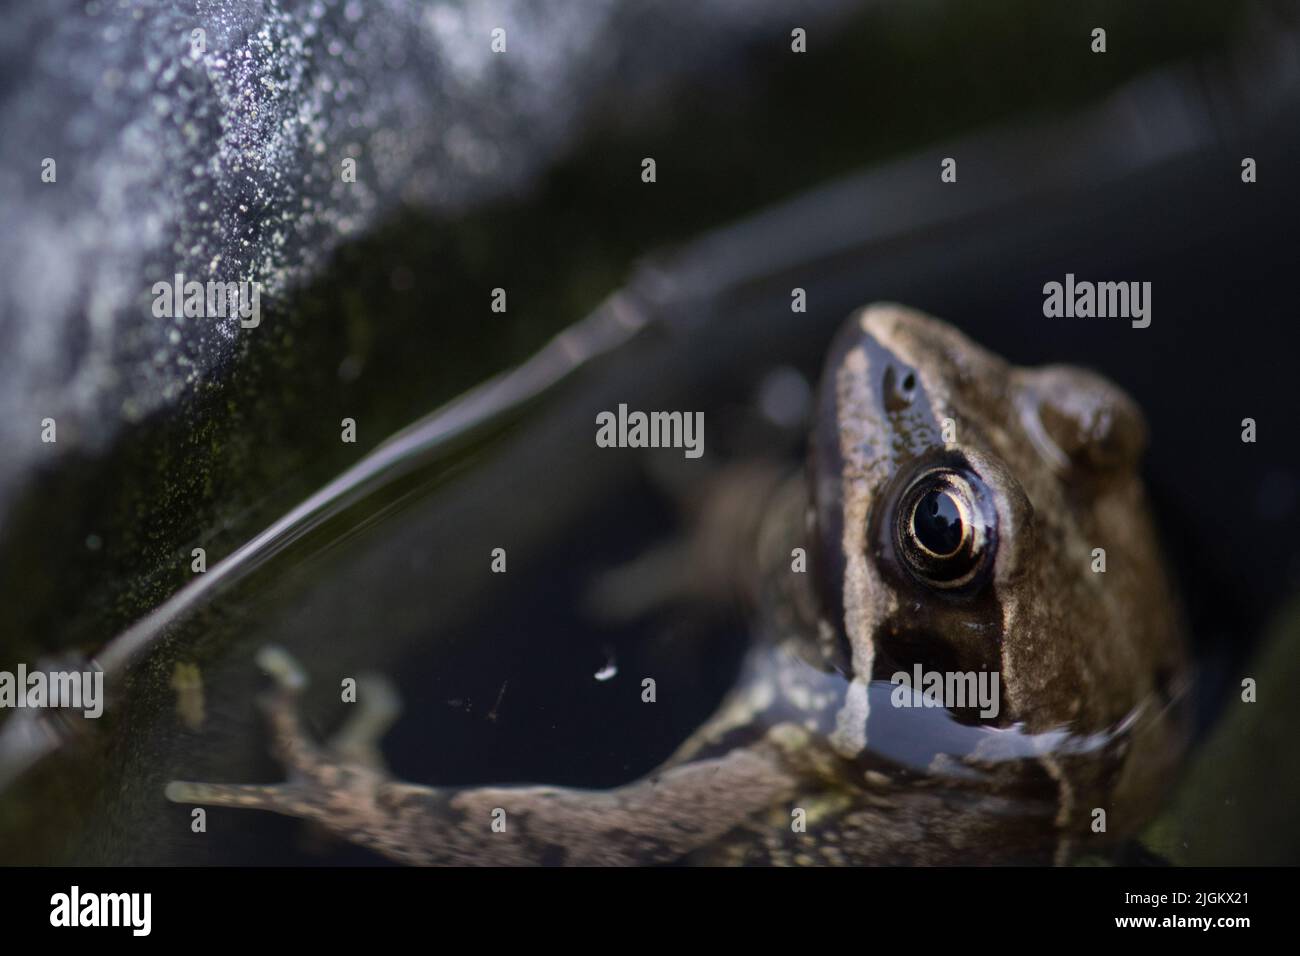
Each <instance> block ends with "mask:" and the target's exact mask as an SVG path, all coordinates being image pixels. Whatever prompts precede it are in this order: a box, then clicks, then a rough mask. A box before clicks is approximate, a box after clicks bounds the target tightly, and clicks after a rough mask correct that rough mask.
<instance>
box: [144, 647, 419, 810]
mask: <svg viewBox="0 0 1300 956" xmlns="http://www.w3.org/2000/svg"><path fill="white" fill-rule="evenodd" d="M257 663H258V665H259V666H260V667H261V668H262V670H264V671H265V672H266V673H267V674H268V675H269V676H270V677H271V679H272V681H273V682H274V686H273V687H272V689H271V690H270V691H269V692H268V693H267V694H265V695H264V696H263V697H262V698H261V699H260V701H259V703H260V706H261V709H262V711H263V713H264V714H265V716H266V719H267V723H268V724H269V726H270V730H271V746H272V750H273V752H274V753H275V756H276V758H277V759H278V760H279V761H280V763H281V764H283V765H284V767H285V770H286V771H287V773H288V778H289V779H288V780H287V781H285V782H284V783H279V784H228V783H194V782H190V781H184V780H173V781H172V782H171V783H169V784H168V785H167V788H166V790H165V794H166V796H167V799H168V800H171V801H173V802H176V803H196V804H203V805H206V806H224V807H247V808H252V809H263V810H274V811H276V812H279V813H284V814H288V815H290V816H296V817H303V818H307V819H320V818H322V817H327V816H328V817H329V818H330V819H331V820H337V819H338V816H339V813H340V811H343V812H345V813H346V811H347V810H348V809H352V810H353V812H356V811H357V810H358V809H359V808H360V806H361V805H364V804H365V803H368V802H369V801H370V800H372V799H373V794H374V792H375V791H376V789H377V788H378V786H379V785H380V784H382V783H384V782H386V781H388V780H389V779H390V778H389V776H388V773H387V771H386V769H385V767H384V763H383V758H382V757H381V755H380V752H379V740H380V738H381V737H382V736H383V735H384V733H385V732H387V730H388V728H389V727H390V726H391V725H392V723H393V721H394V720H395V719H396V718H397V714H398V712H399V710H400V706H401V705H400V703H399V700H398V697H397V692H396V690H395V689H394V688H393V687H392V686H391V685H390V684H389V683H388V681H386V680H384V679H383V678H382V677H378V676H376V675H365V676H362V677H358V679H357V703H356V705H355V709H354V712H353V713H352V715H351V716H350V717H349V718H348V720H347V721H346V722H345V724H344V725H343V727H342V728H341V729H340V730H339V732H338V733H337V734H335V736H334V737H333V738H332V739H331V741H330V743H329V744H328V745H326V746H320V745H319V744H317V743H316V742H315V741H313V740H312V739H311V738H310V737H309V736H308V735H307V733H306V732H305V731H304V730H303V728H302V724H301V722H300V720H299V717H298V703H299V698H300V696H301V694H302V691H303V689H304V688H305V687H306V686H307V676H306V673H305V672H304V671H303V669H302V668H301V667H300V666H299V664H298V662H297V661H295V660H294V659H293V657H291V656H290V655H289V653H288V652H287V651H285V650H284V649H283V648H280V647H274V646H268V647H264V648H263V649H262V650H261V651H260V652H259V653H258V655H257Z"/></svg>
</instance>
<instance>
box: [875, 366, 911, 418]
mask: <svg viewBox="0 0 1300 956" xmlns="http://www.w3.org/2000/svg"><path fill="white" fill-rule="evenodd" d="M881 386H882V392H883V395H882V398H883V399H884V403H885V410H886V411H890V412H898V411H902V410H903V409H905V408H907V406H909V405H911V404H912V400H913V399H914V398H915V397H916V373H915V372H913V371H912V370H911V369H908V370H907V371H905V372H900V371H899V370H898V369H897V368H895V367H894V366H892V365H891V366H889V367H888V368H886V369H885V376H884V379H883V380H882V382H881Z"/></svg>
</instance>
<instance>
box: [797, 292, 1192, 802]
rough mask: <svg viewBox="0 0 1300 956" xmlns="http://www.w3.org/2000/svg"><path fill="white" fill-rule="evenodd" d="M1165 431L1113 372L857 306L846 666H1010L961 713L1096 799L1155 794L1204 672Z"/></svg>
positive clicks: (819, 515)
mask: <svg viewBox="0 0 1300 956" xmlns="http://www.w3.org/2000/svg"><path fill="white" fill-rule="evenodd" d="M1145 435H1146V426H1145V423H1144V421H1143V418H1142V415H1141V413H1140V411H1139V409H1138V408H1137V406H1136V405H1135V403H1134V402H1133V400H1132V399H1131V398H1130V397H1129V396H1128V395H1126V394H1125V393H1124V392H1123V391H1122V390H1121V389H1120V388H1118V387H1117V386H1116V385H1114V384H1112V383H1111V382H1109V381H1107V380H1106V379H1104V378H1102V377H1101V376H1099V375H1097V374H1095V373H1092V372H1089V371H1086V370H1083V369H1079V368H1074V367H1069V366H1061V365H1052V366H1046V367H1042V368H1032V369H1031V368H1018V367H1015V366H1012V365H1010V364H1009V363H1007V362H1006V361H1004V360H1003V359H1001V358H1000V357H998V356H996V355H994V354H992V353H991V352H989V351H987V350H986V349H984V348H981V347H980V346H978V345H976V344H975V343H974V342H972V341H971V340H970V339H969V338H967V337H966V336H965V335H963V334H962V333H961V332H959V331H957V330H956V329H955V328H953V327H952V326H950V325H948V324H946V323H943V322H940V321H938V320H936V319H933V318H930V317H928V316H925V315H922V314H920V313H917V312H915V311H912V310H909V309H905V308H902V307H899V306H895V305H875V306H871V307H869V308H866V309H864V310H862V311H860V312H858V313H856V314H855V315H853V316H852V317H851V318H850V319H849V320H848V322H847V323H846V325H845V327H844V328H843V330H842V331H841V332H840V334H839V336H838V338H837V339H836V341H835V344H834V346H833V347H832V349H831V352H830V355H829V358H828V361H827V367H826V371H825V375H824V376H823V381H822V385H821V390H820V394H819V397H818V409H817V424H816V427H815V431H814V435H813V441H812V448H811V452H810V459H809V460H810V471H811V486H812V513H813V519H814V520H813V527H814V529H815V531H814V533H815V557H816V561H815V569H816V578H817V583H818V590H819V598H820V600H819V604H820V609H821V614H822V615H823V621H824V623H823V626H822V631H823V634H830V635H833V637H831V638H830V639H827V640H825V641H824V646H825V649H826V650H825V653H826V655H827V660H828V663H830V664H832V665H833V666H835V667H837V668H838V669H840V670H841V671H842V672H843V673H845V674H847V675H850V676H852V677H853V678H855V679H856V680H857V681H859V682H862V683H870V682H872V681H874V682H876V686H877V687H879V686H880V684H881V682H888V681H891V678H892V676H893V675H898V674H900V673H907V674H909V675H913V674H920V673H925V674H930V673H938V674H943V675H946V674H953V673H976V674H978V673H983V674H986V675H996V677H997V683H996V687H997V692H998V696H999V699H998V701H997V703H996V707H995V708H985V709H984V710H983V711H982V712H980V711H978V710H977V708H975V707H972V706H965V707H962V706H957V704H958V703H959V702H954V701H945V702H944V703H945V704H946V705H948V710H947V712H948V715H949V716H950V717H952V718H953V719H954V720H956V721H958V722H959V723H964V724H967V725H978V726H979V728H980V729H981V730H982V731H985V732H986V733H985V737H986V738H987V739H988V740H989V741H990V743H989V744H988V745H987V746H988V747H990V748H992V750H997V749H998V744H997V741H998V740H1005V739H1006V737H1007V735H1008V734H1010V735H1013V736H1015V737H1016V738H1017V739H1019V740H1020V741H1021V742H1022V743H1023V744H1024V746H1023V747H1022V748H1021V749H1020V752H1021V753H1030V752H1033V753H1041V755H1042V759H1045V760H1051V761H1053V764H1052V775H1053V776H1054V777H1056V778H1059V779H1060V781H1061V786H1062V787H1063V788H1064V787H1070V788H1072V790H1073V791H1074V793H1075V796H1076V799H1075V800H1074V802H1075V803H1079V802H1081V801H1083V802H1086V800H1093V801H1101V802H1103V803H1104V802H1106V801H1110V802H1111V803H1115V802H1119V803H1124V804H1130V803H1133V802H1135V801H1139V800H1143V799H1145V798H1147V797H1148V796H1149V795H1150V793H1151V791H1152V790H1153V788H1154V787H1155V786H1156V784H1157V783H1158V782H1159V781H1160V780H1161V779H1162V778H1163V777H1164V776H1167V773H1168V768H1169V765H1170V763H1171V761H1172V760H1174V759H1176V757H1177V756H1178V755H1179V754H1180V752H1181V750H1182V738H1183V730H1182V728H1183V720H1182V718H1181V716H1180V713H1181V708H1180V707H1178V706H1176V704H1177V701H1178V700H1179V699H1180V698H1181V697H1182V694H1181V691H1182V689H1183V688H1184V686H1185V684H1186V668H1187V664H1186V656H1185V648H1184V643H1183V636H1182V629H1181V618H1180V612H1179V607H1178V602H1177V600H1176V598H1175V596H1174V593H1173V589H1172V587H1171V585H1170V582H1169V579H1168V576H1167V574H1166V571H1165V567H1164V564H1163V561H1162V557H1161V554H1160V550H1159V547H1158V542H1157V537H1156V534H1155V531H1154V528H1153V524H1152V521H1151V519H1150V517H1149V514H1148V510H1147V505H1146V501H1145V494H1144V490H1143V486H1142V482H1141V479H1140V476H1139V464H1140V458H1141V453H1142V450H1143V447H1144V444H1145ZM895 683H897V681H895ZM950 686H952V685H950ZM918 690H919V688H918ZM884 699H885V698H884V697H883V695H873V697H872V698H871V700H872V704H871V706H872V708H875V709H879V705H880V701H882V700H884ZM895 699H896V700H897V698H895ZM989 710H995V712H996V713H995V714H990V713H989ZM875 716H876V717H880V716H882V715H875ZM879 725H880V722H879V721H878V720H877V721H876V722H875V723H874V724H873V723H868V724H867V727H868V728H870V727H872V726H879ZM890 726H892V727H893V728H894V730H893V731H892V732H895V733H897V732H900V731H899V729H898V728H906V727H907V726H908V724H907V723H906V721H904V720H901V719H900V720H895V721H893V722H892V724H890ZM868 736H869V734H868ZM980 739H981V740H983V739H984V738H980ZM1049 741H1050V742H1051V743H1046V742H1049ZM1067 741H1070V742H1072V743H1067ZM1035 742H1037V743H1035ZM1083 742H1089V743H1083ZM864 743H865V744H866V746H871V743H872V742H871V741H870V740H866V741H864ZM981 746H983V744H981ZM1011 749H1012V750H1015V749H1016V748H1011ZM1049 751H1050V752H1052V753H1053V754H1054V756H1051V757H1048V756H1047V754H1048V752H1049ZM990 752H991V751H990ZM1098 752H1104V753H1105V758H1106V759H1105V760H1104V761H1102V760H1099V759H1094V758H1096V757H1097V753H1098ZM1085 754H1086V756H1087V757H1088V759H1084V756H1085ZM1039 762H1040V765H1041V761H1039ZM1071 777H1072V778H1073V779H1066V778H1071ZM1085 793H1086V794H1087V797H1086V798H1085V796H1084V794H1085ZM1111 803H1108V804H1107V805H1111Z"/></svg>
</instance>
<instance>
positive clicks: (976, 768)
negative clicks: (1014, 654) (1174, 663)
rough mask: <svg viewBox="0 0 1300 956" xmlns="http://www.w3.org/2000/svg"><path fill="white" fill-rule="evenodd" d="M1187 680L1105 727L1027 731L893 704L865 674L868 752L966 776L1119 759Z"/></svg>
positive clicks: (884, 686)
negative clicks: (1059, 761) (1050, 761)
mask: <svg viewBox="0 0 1300 956" xmlns="http://www.w3.org/2000/svg"><path fill="white" fill-rule="evenodd" d="M1191 683H1192V682H1191V681H1190V679H1188V680H1183V681H1180V682H1178V684H1177V686H1174V687H1171V688H1170V691H1169V696H1168V697H1167V698H1166V697H1165V696H1164V695H1163V694H1152V695H1150V696H1148V697H1147V698H1145V699H1144V700H1142V701H1140V702H1139V703H1138V704H1137V705H1136V706H1135V707H1134V708H1133V709H1132V710H1130V711H1129V712H1128V713H1127V714H1125V715H1124V716H1123V717H1122V718H1120V719H1119V720H1118V721H1116V722H1115V723H1113V724H1111V725H1110V726H1108V727H1105V728H1103V729H1100V730H1095V731H1080V730H1075V729H1072V728H1069V727H1066V726H1060V727H1053V728H1050V729H1047V730H1038V731H1031V730H1029V729H1028V727H1027V725H1026V724H1025V723H1024V722H1023V721H1016V722H1014V723H1012V724H1010V725H1009V726H1005V727H998V726H992V725H990V724H988V723H975V724H972V723H970V722H967V721H964V720H962V719H960V718H959V717H958V716H957V715H956V714H954V713H952V712H951V711H950V710H948V709H947V708H944V707H914V708H899V707H896V706H894V705H893V703H892V700H891V696H892V695H893V693H894V692H895V690H896V689H897V685H895V684H894V683H892V682H890V681H888V680H873V681H871V683H870V684H869V685H868V688H867V694H868V699H869V701H870V709H869V712H868V713H869V717H868V729H867V741H868V745H867V747H868V752H869V753H870V754H871V755H872V756H873V757H876V758H883V759H885V760H887V761H889V762H890V763H892V764H895V765H897V766H899V767H901V768H902V769H904V770H907V771H910V772H914V773H917V774H920V775H923V776H925V777H930V778H933V777H936V776H937V777H941V778H950V779H953V780H956V781H962V782H973V781H979V780H981V779H983V778H985V777H987V776H991V775H992V773H993V772H994V771H996V770H999V769H1003V768H1006V767H1010V766H1014V765H1015V764H1019V763H1034V764H1037V763H1038V762H1039V761H1041V760H1042V759H1043V758H1045V757H1051V758H1060V757H1072V758H1088V759H1096V760H1115V761H1119V760H1122V758H1123V756H1124V754H1125V753H1126V752H1127V751H1128V750H1129V749H1130V748H1131V746H1132V744H1133V742H1134V741H1135V740H1136V739H1137V738H1139V737H1141V736H1142V735H1144V734H1146V733H1152V732H1159V730H1160V728H1161V725H1163V724H1164V723H1165V718H1166V716H1167V715H1170V714H1171V713H1173V712H1177V711H1178V710H1179V709H1180V708H1182V707H1183V706H1184V705H1185V704H1186V702H1187V701H1188V700H1189V699H1190V695H1191Z"/></svg>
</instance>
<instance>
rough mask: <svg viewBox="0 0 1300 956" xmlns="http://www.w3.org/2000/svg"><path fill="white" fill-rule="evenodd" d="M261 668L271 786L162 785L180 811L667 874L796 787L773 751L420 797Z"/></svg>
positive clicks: (440, 859)
mask: <svg viewBox="0 0 1300 956" xmlns="http://www.w3.org/2000/svg"><path fill="white" fill-rule="evenodd" d="M260 659H261V661H262V664H263V666H264V667H265V668H266V669H267V670H268V671H270V673H271V676H272V677H273V678H274V679H275V682H276V689H275V691H274V692H273V693H272V694H271V695H269V696H268V697H266V698H265V699H264V701H263V709H264V710H265V712H266V714H267V718H268V720H269V722H270V726H271V734H272V742H273V748H274V750H275V753H276V755H277V757H278V758H279V759H280V760H281V761H282V762H283V763H284V764H285V765H286V767H287V768H288V772H289V780H288V781H287V782H285V783H282V784H271V785H265V784H256V785H240V784H205V783H192V782H185V781H173V782H172V783H170V784H168V786H167V790H166V795H167V798H168V799H170V800H173V801H175V802H180V803H199V804H205V805H209V806H224V807H245V808H253V809H261V810H271V811H273V812H276V813H281V814H284V815H286V816H292V817H297V818H300V819H306V820H311V821H313V822H316V823H319V824H320V825H322V826H323V827H324V828H325V829H327V830H329V831H331V832H332V833H335V834H337V835H339V836H342V837H344V838H345V839H348V840H350V841H352V842H354V843H359V844H361V845H363V846H368V847H370V848H371V849H374V850H376V851H378V852H380V853H382V854H384V855H386V856H389V857H391V858H393V859H395V860H398V861H399V862H403V863H415V864H426V865H427V864H487V865H524V864H545V863H569V864H583V865H610V864H636V863H667V862H672V861H675V860H677V859H680V858H681V857H682V856H684V855H686V854H687V853H690V852H691V851H693V850H696V849H700V848H702V847H705V846H707V845H709V844H710V843H712V842H714V841H716V840H718V839H720V838H721V837H722V836H723V835H725V834H726V833H728V832H729V831H731V830H733V829H735V828H736V827H737V826H739V825H741V824H742V823H745V822H746V821H749V820H752V819H753V818H754V817H756V816H757V815H760V814H762V813H763V812H764V811H766V810H769V809H770V808H772V807H773V806H776V805H778V804H780V802H781V801H782V800H784V799H787V798H788V797H789V796H790V795H791V793H792V787H793V784H794V781H795V776H794V775H793V774H792V773H791V772H790V771H789V769H788V767H786V766H785V765H784V762H783V761H784V748H782V747H781V746H778V745H777V743H776V741H775V740H772V741H766V740H765V741H760V742H759V743H758V744H757V745H754V746H750V747H746V748H740V749H736V750H733V751H730V752H728V753H726V754H723V755H721V756H718V757H715V758H712V759H708V760H701V761H698V762H693V763H685V764H681V765H676V766H672V767H670V768H668V769H665V770H663V771H662V772H659V773H656V774H653V775H651V776H649V777H646V778H643V779H642V780H639V781H636V782H634V783H630V784H627V785H625V786H622V787H616V788H614V789H611V790H577V789H569V788H564V787H544V786H510V787H471V788H454V787H427V786H420V785H416V784H408V783H403V782H402V781H399V780H396V779H394V778H393V777H391V776H390V775H389V774H388V773H386V772H384V771H381V770H377V769H375V768H374V767H372V766H367V765H365V764H362V763H357V762H354V761H349V760H347V759H346V758H343V757H340V756H339V755H337V754H333V753H331V752H329V751H328V750H326V749H325V748H321V747H319V746H317V745H316V744H315V743H313V742H312V741H311V740H310V739H309V738H308V737H307V736H306V734H305V733H304V732H303V730H302V728H301V726H300V724H299V722H298V719H297V713H296V705H297V698H298V695H299V693H300V691H301V688H302V686H303V681H302V679H301V671H300V670H299V669H298V668H297V667H296V665H294V664H293V662H292V660H291V659H290V658H289V657H288V655H287V654H285V653H284V652H283V651H275V650H272V651H268V652H264V653H263V654H262V655H261V656H260Z"/></svg>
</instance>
